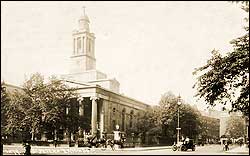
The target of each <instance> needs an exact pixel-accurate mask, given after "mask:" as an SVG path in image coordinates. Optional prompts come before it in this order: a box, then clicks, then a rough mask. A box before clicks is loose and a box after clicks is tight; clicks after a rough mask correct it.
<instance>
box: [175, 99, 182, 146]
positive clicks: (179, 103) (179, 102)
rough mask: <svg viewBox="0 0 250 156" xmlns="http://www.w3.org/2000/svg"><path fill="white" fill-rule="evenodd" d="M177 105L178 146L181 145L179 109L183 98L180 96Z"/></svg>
mask: <svg viewBox="0 0 250 156" xmlns="http://www.w3.org/2000/svg"><path fill="white" fill-rule="evenodd" d="M177 105H178V119H177V121H178V127H177V128H176V129H177V145H178V144H179V138H180V130H181V128H180V110H179V107H180V105H181V96H180V95H179V96H178V101H177Z"/></svg>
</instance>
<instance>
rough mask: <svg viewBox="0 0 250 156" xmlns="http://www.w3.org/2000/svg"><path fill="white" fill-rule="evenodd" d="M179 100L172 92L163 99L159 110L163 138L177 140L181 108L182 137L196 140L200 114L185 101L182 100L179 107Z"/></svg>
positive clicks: (163, 96) (164, 95)
mask: <svg viewBox="0 0 250 156" xmlns="http://www.w3.org/2000/svg"><path fill="white" fill-rule="evenodd" d="M178 100H179V99H178V97H177V96H175V95H174V94H173V93H171V92H167V93H165V94H163V95H162V97H161V100H160V102H159V107H160V109H159V110H160V114H161V115H160V121H161V126H162V136H165V137H166V140H176V134H177V130H176V128H177V126H178V125H177V122H178V121H177V118H178V117H177V116H178V107H179V115H180V116H179V122H180V127H181V131H180V132H181V135H182V136H184V137H186V136H187V137H191V138H194V139H195V138H196V136H197V135H198V133H199V123H200V121H199V115H200V114H199V112H198V111H197V110H195V109H194V108H193V107H192V106H190V105H189V104H187V103H185V102H184V100H182V101H181V103H182V104H181V105H180V106H178V104H177V101H178Z"/></svg>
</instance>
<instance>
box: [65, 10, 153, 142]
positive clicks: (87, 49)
mask: <svg viewBox="0 0 250 156" xmlns="http://www.w3.org/2000/svg"><path fill="white" fill-rule="evenodd" d="M89 23H90V20H89V18H88V16H87V15H86V14H85V11H84V14H83V16H81V17H80V19H79V20H78V29H77V30H74V31H73V33H72V36H73V49H72V52H71V57H70V59H71V69H70V71H69V74H65V75H61V79H62V80H64V81H65V82H66V83H67V84H68V85H69V86H72V87H74V88H77V92H78V93H79V94H80V98H78V99H77V100H78V102H79V107H78V108H79V115H80V116H86V115H89V117H90V118H91V120H90V121H91V123H89V124H90V125H91V126H90V127H91V130H90V132H91V134H96V132H97V129H98V130H100V134H101V137H102V135H103V134H104V133H106V134H112V133H113V130H115V127H116V125H119V127H120V130H121V131H124V132H125V131H126V130H127V129H129V128H133V127H134V126H135V125H136V122H137V119H138V117H140V116H141V115H143V114H144V112H145V111H146V110H147V109H149V108H150V105H148V104H145V103H143V102H140V101H138V100H135V99H133V98H130V97H127V96H124V95H122V94H120V93H119V86H120V84H119V82H118V81H117V80H116V79H114V78H112V79H111V78H108V76H107V75H106V74H105V73H103V72H100V71H98V70H97V69H96V58H95V35H94V33H92V32H91V31H90V27H89ZM79 126H80V129H81V130H80V132H79V133H82V132H84V131H86V129H85V128H84V127H82V126H81V123H79Z"/></svg>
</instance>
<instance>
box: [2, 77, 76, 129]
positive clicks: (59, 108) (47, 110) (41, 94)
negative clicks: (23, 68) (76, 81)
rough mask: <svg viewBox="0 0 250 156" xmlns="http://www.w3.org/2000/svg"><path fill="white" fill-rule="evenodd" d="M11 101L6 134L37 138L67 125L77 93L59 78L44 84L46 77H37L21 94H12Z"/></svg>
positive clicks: (27, 82) (8, 106) (25, 85)
mask: <svg viewBox="0 0 250 156" xmlns="http://www.w3.org/2000/svg"><path fill="white" fill-rule="evenodd" d="M10 97H11V100H10V103H9V105H7V106H6V111H7V126H6V128H7V132H8V133H13V132H18V131H29V132H31V133H32V134H36V133H40V132H41V131H51V130H54V129H59V128H60V125H62V124H63V123H65V122H66V121H65V120H64V119H65V109H66V107H69V106H70V102H71V101H70V100H71V99H72V98H73V97H76V93H75V92H74V91H72V90H71V89H70V88H69V87H68V86H66V85H65V84H63V82H62V81H60V80H57V79H56V77H51V78H49V81H48V82H47V83H45V80H44V78H43V76H42V75H41V74H39V73H36V74H33V75H32V76H31V77H30V79H28V80H26V82H25V83H24V84H23V90H22V91H16V92H13V93H11V96H10ZM74 121H78V120H74ZM68 122H70V123H71V124H74V123H75V122H73V121H68ZM66 123H67V122H66ZM65 126H67V125H65ZM71 127H73V126H71Z"/></svg>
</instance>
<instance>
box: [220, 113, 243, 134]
mask: <svg viewBox="0 0 250 156" xmlns="http://www.w3.org/2000/svg"><path fill="white" fill-rule="evenodd" d="M244 129H245V125H244V118H242V117H240V116H234V115H231V116H230V118H229V120H228V121H227V126H226V132H225V134H226V135H227V136H229V137H230V138H235V139H237V138H239V137H244Z"/></svg>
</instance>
